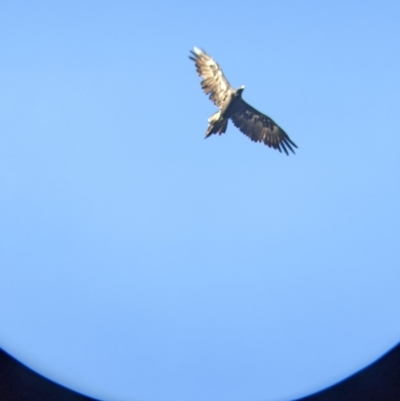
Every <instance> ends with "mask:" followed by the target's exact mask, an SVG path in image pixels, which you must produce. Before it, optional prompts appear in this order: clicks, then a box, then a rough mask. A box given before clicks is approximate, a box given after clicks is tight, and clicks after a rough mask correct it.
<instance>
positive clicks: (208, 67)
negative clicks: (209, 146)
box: [189, 47, 297, 155]
mask: <svg viewBox="0 0 400 401" xmlns="http://www.w3.org/2000/svg"><path fill="white" fill-rule="evenodd" d="M189 58H190V59H191V60H193V61H194V63H195V65H196V70H197V73H198V74H199V76H200V77H202V78H203V80H202V81H201V87H202V88H203V91H204V92H205V94H206V95H209V98H210V100H212V101H213V102H214V104H215V105H216V106H217V107H218V109H219V110H218V111H217V112H216V113H214V114H213V115H212V116H211V117H210V118H209V119H208V123H209V125H208V129H207V132H206V138H208V137H209V136H210V135H212V134H219V135H221V134H223V133H225V132H226V129H227V127H228V121H229V119H231V120H232V121H233V124H234V125H235V126H236V127H237V128H239V130H240V131H241V132H243V133H244V134H245V135H247V136H248V137H249V138H250V139H251V140H252V141H254V142H263V143H264V144H265V145H267V146H269V147H271V148H274V149H278V150H279V151H280V152H281V151H282V150H283V151H284V152H285V153H286V154H287V155H288V154H289V152H288V149H289V150H290V151H291V152H293V153H294V150H293V148H297V145H296V144H295V143H294V142H293V141H292V140H291V139H290V138H289V136H288V135H287V134H286V132H285V131H283V129H282V128H280V127H279V126H278V125H277V124H276V123H275V122H274V121H273V120H272V119H271V118H269V117H268V116H266V115H265V114H262V113H260V112H259V111H257V110H256V109H255V108H253V107H251V106H250V105H249V104H247V103H246V102H245V101H244V100H243V99H242V92H243V90H244V86H241V87H240V88H238V89H236V90H234V89H233V88H232V87H231V85H230V84H229V82H228V80H227V79H226V78H225V76H224V74H223V72H222V70H221V68H220V67H219V65H218V64H217V63H216V62H215V61H214V60H213V58H212V57H210V56H209V55H208V54H207V53H206V52H205V51H204V50H200V49H198V48H197V47H195V48H194V50H192V51H191V55H190V56H189Z"/></svg>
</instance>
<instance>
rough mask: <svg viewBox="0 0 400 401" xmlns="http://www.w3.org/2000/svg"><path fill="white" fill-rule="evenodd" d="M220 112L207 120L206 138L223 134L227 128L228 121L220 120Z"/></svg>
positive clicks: (225, 119)
mask: <svg viewBox="0 0 400 401" xmlns="http://www.w3.org/2000/svg"><path fill="white" fill-rule="evenodd" d="M220 116H221V111H217V112H216V113H215V114H213V115H212V116H211V117H210V118H209V119H208V129H207V132H206V138H208V137H209V136H210V135H212V134H219V135H221V134H224V133H225V131H226V128H227V127H228V119H227V118H220Z"/></svg>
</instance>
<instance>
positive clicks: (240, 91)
mask: <svg viewBox="0 0 400 401" xmlns="http://www.w3.org/2000/svg"><path fill="white" fill-rule="evenodd" d="M243 91H244V85H242V86H241V87H240V88H238V89H236V96H242V92H243Z"/></svg>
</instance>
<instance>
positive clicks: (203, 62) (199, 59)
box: [189, 47, 233, 107]
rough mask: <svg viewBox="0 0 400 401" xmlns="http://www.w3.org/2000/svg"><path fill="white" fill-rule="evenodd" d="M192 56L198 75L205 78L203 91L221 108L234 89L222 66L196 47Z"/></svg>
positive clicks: (202, 82)
mask: <svg viewBox="0 0 400 401" xmlns="http://www.w3.org/2000/svg"><path fill="white" fill-rule="evenodd" d="M192 55H193V56H189V58H190V59H191V60H193V61H194V62H195V65H196V70H197V73H198V74H199V76H201V77H202V78H203V80H202V81H201V87H202V88H203V91H204V92H205V94H206V95H209V98H210V99H211V100H212V101H213V102H214V104H215V105H216V106H218V107H221V106H222V105H223V104H224V102H225V99H226V98H227V96H228V95H230V93H232V92H233V88H232V87H231V86H230V84H229V82H228V80H227V79H226V78H225V76H224V74H223V72H222V70H221V68H220V66H219V65H218V64H217V63H216V62H215V60H214V59H213V58H212V57H210V56H209V55H208V54H207V53H206V52H205V51H203V50H200V49H199V48H197V47H195V48H194V50H193V51H192Z"/></svg>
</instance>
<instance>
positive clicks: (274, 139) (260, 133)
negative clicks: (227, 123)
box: [229, 98, 297, 155]
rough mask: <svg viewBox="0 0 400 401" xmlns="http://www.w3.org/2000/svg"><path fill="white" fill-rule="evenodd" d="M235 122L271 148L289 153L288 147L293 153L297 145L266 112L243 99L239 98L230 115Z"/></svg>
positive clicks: (251, 136) (256, 140)
mask: <svg viewBox="0 0 400 401" xmlns="http://www.w3.org/2000/svg"><path fill="white" fill-rule="evenodd" d="M229 117H230V118H231V119H232V121H233V124H235V126H236V127H237V128H239V129H240V131H242V132H243V134H245V135H247V136H248V137H249V138H250V139H251V140H252V141H254V142H264V143H265V145H267V146H269V147H270V148H274V149H278V150H279V152H282V149H283V151H284V152H285V153H286V154H287V155H288V154H289V152H288V149H289V150H291V151H292V152H293V153H295V152H294V150H293V148H297V145H296V144H295V143H294V142H293V141H292V140H291V139H290V138H289V136H288V135H287V134H286V132H285V131H284V130H283V129H282V128H280V127H279V126H278V125H277V124H276V123H275V122H274V121H273V120H271V119H270V118H269V117H268V116H266V115H265V114H262V113H260V112H259V111H257V110H256V109H255V108H253V107H251V106H250V105H249V104H247V103H246V102H245V101H244V100H243V99H241V98H240V99H237V101H236V104H235V110H234V112H233V113H232V115H230V116H229Z"/></svg>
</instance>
